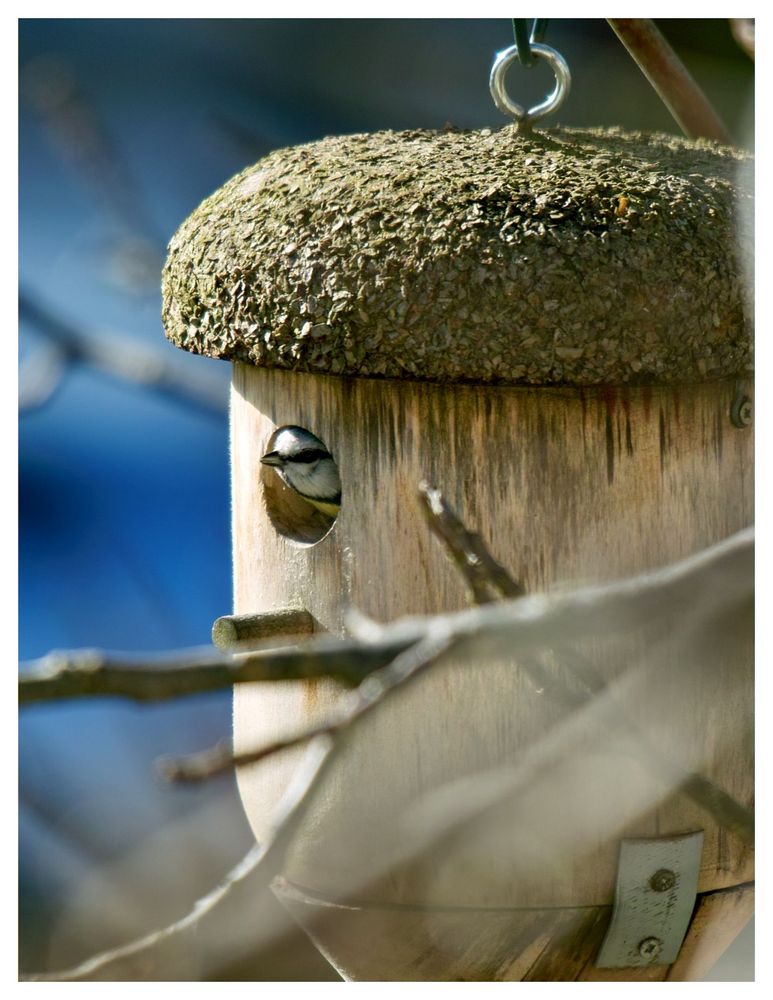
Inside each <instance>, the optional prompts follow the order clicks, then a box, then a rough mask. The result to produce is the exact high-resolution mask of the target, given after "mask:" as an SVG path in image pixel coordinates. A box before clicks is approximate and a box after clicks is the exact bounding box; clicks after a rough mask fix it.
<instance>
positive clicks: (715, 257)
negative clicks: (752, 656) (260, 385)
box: [163, 126, 753, 385]
mask: <svg viewBox="0 0 773 1000" xmlns="http://www.w3.org/2000/svg"><path fill="white" fill-rule="evenodd" d="M752 162H753V161H752V157H751V156H750V154H748V153H744V152H741V151H739V150H735V149H731V148H729V147H723V146H719V145H716V144H715V143H711V142H708V141H688V140H685V139H679V138H676V137H674V136H668V135H660V134H654V135H646V134H642V133H625V132H622V131H620V130H618V129H609V130H596V129H594V130H585V131H578V130H570V129H565V128H557V129H551V130H547V131H545V132H535V133H533V134H531V135H524V134H520V133H518V134H517V133H516V129H515V127H514V126H506V127H504V128H501V129H498V130H491V129H483V130H480V131H458V130H453V129H449V130H445V131H440V132H435V131H424V130H422V131H411V132H377V133H372V134H366V135H349V136H337V137H334V138H328V139H323V140H321V141H319V142H314V143H310V144H308V145H305V146H296V147H293V148H290V149H281V150H277V151H276V152H273V153H271V154H270V155H269V156H266V157H265V158H264V159H262V160H260V161H259V162H258V163H257V164H255V165H254V166H252V167H249V168H248V169H247V170H244V171H243V172H242V173H240V174H238V175H237V176H236V177H234V178H233V179H232V180H230V181H229V182H228V183H227V184H226V185H225V186H224V187H222V188H220V190H219V191H216V192H215V194H213V195H212V196H211V197H210V198H208V199H206V201H204V202H203V203H202V204H201V205H200V206H199V207H198V208H197V209H196V210H195V212H193V214H192V215H191V216H190V218H188V219H187V220H186V221H185V222H184V223H183V224H182V226H181V227H180V229H179V230H178V231H177V233H176V234H175V236H174V238H173V239H172V242H171V244H170V247H169V259H168V261H167V264H166V267H165V270H164V277H163V293H164V307H163V318H164V326H165V329H166V334H167V336H168V337H169V339H170V340H172V341H173V342H174V343H175V344H177V345H178V346H179V347H182V348H184V349H186V350H188V351H193V352H196V353H200V354H207V355H209V356H211V357H216V358H228V359H233V360H239V361H245V362H248V363H251V364H254V365H263V366H267V367H277V368H285V369H295V370H299V371H309V372H323V373H326V374H340V375H344V374H345V375H360V376H389V377H398V378H400V377H402V378H422V379H433V380H440V381H473V382H496V383H510V384H519V383H528V384H543V385H544V384H585V385H589V384H599V383H620V382H639V383H640V382H647V381H650V382H652V381H654V382H668V381H690V380H696V379H697V380H702V379H707V378H715V377H721V376H726V375H731V374H739V373H742V372H745V371H748V370H750V368H751V365H752V361H751V340H752V333H751V316H750V312H751V310H750V308H749V305H748V302H749V301H750V294H751V293H750V291H749V289H748V286H747V287H746V288H745V286H744V282H745V281H746V282H748V280H749V279H750V274H749V273H747V271H748V264H747V263H745V262H744V261H745V258H746V256H747V252H748V253H750V249H749V250H748V251H747V249H744V251H743V252H741V250H740V249H739V217H740V218H745V217H747V216H749V217H750V216H751V208H750V203H751V197H752V194H751V175H752ZM747 242H748V241H747Z"/></svg>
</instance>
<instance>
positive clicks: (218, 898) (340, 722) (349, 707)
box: [22, 628, 454, 982]
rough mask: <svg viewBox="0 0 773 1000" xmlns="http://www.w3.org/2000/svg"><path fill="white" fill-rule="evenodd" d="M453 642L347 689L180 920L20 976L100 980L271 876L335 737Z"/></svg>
mask: <svg viewBox="0 0 773 1000" xmlns="http://www.w3.org/2000/svg"><path fill="white" fill-rule="evenodd" d="M453 642H454V637H453V636H452V635H450V634H448V632H447V631H446V630H444V629H442V628H435V629H432V630H430V632H429V633H428V634H427V635H426V636H425V637H424V638H423V639H422V640H421V641H420V642H418V643H416V644H415V645H413V646H411V647H410V648H409V649H407V650H405V651H404V652H403V653H400V654H399V655H398V656H396V657H395V659H394V660H393V661H392V662H391V663H390V664H388V665H387V666H386V667H384V668H382V669H381V670H379V671H378V672H376V673H374V674H372V675H371V676H370V677H367V678H366V679H365V680H364V681H363V683H362V684H361V685H360V687H359V688H358V689H357V690H356V691H352V692H350V694H349V696H348V697H347V698H346V699H345V705H344V708H343V711H342V712H341V714H340V716H339V717H338V718H337V719H336V720H334V721H333V722H331V723H330V724H329V725H328V726H326V727H324V728H322V729H319V730H317V731H316V732H315V733H314V734H313V739H312V740H311V743H310V744H309V747H308V749H307V752H306V755H305V757H304V759H303V761H302V762H301V764H300V766H299V767H298V769H297V771H296V772H295V774H294V775H293V779H292V781H291V783H290V785H289V787H288V788H287V790H286V792H285V794H284V796H283V798H282V800H281V802H280V805H279V808H278V809H277V811H276V814H275V816H274V818H273V821H272V823H271V826H270V831H269V833H268V835H267V837H266V839H265V840H264V842H263V844H262V845H259V846H258V845H256V846H255V847H253V848H252V849H251V850H250V851H249V853H248V854H247V855H246V857H245V858H244V859H243V860H242V861H241V862H240V863H239V864H238V865H237V866H236V868H234V869H233V870H232V871H231V872H230V873H229V875H228V876H227V877H226V879H225V880H224V881H223V882H222V883H221V885H219V886H218V887H217V889H215V890H214V891H213V892H211V893H208V894H207V895H206V896H205V897H204V898H203V899H201V900H199V901H198V902H197V903H196V905H195V906H194V907H193V909H192V910H191V911H190V912H189V913H188V914H186V915H185V916H184V917H183V918H182V919H180V920H178V921H175V923H173V924H170V925H169V926H167V927H164V928H162V929H161V930H158V931H154V932H153V933H152V934H148V935H146V936H144V937H142V938H139V939H138V940H136V941H133V942H131V943H129V944H127V945H123V946H122V947H120V948H113V949H110V950H109V951H105V952H102V953H101V954H99V955H96V956H94V957H92V958H90V959H88V960H87V961H86V962H83V963H81V964H80V965H78V966H76V967H74V968H71V969H65V970H62V971H60V972H55V973H46V974H42V975H28V976H24V977H22V978H23V979H25V980H26V981H37V982H40V981H47V982H62V981H74V980H82V979H89V978H92V977H93V976H94V975H95V974H96V973H98V972H99V973H101V974H102V976H101V977H102V978H104V973H105V971H106V969H108V968H109V967H111V966H116V965H118V966H120V964H121V962H123V961H125V960H126V959H129V958H132V959H136V958H137V957H138V956H140V955H142V954H143V953H151V954H152V952H153V951H154V950H155V949H157V948H158V947H159V946H160V945H162V944H163V943H165V942H166V941H168V939H169V938H172V937H175V936H179V935H181V934H182V933H184V932H186V931H189V930H191V929H192V928H194V927H195V926H196V925H197V924H198V923H199V922H200V920H201V919H202V917H203V916H205V915H207V914H209V913H210V912H211V911H212V910H214V909H215V908H216V907H218V906H220V905H221V904H222V903H223V902H224V900H225V899H226V898H227V896H228V894H229V893H230V892H231V891H232V890H233V888H234V886H235V885H236V884H237V883H238V882H240V881H242V880H244V879H245V878H247V877H248V876H250V877H254V876H255V874H256V872H257V871H258V868H259V869H260V873H261V875H262V877H263V880H264V882H266V881H269V880H270V879H271V878H273V877H274V876H275V875H276V874H278V873H279V870H280V868H281V866H282V863H283V861H284V857H285V854H286V852H287V849H288V847H289V846H290V843H291V841H292V838H293V836H294V835H295V832H296V830H297V829H298V826H299V824H300V823H301V821H302V820H303V817H304V815H305V813H306V808H307V806H308V803H309V801H310V798H311V794H312V792H313V791H315V790H316V788H317V786H318V784H319V782H320V780H321V778H322V777H323V775H324V774H325V772H326V771H327V770H328V769H329V767H330V764H331V762H332V761H333V759H334V757H335V754H336V751H338V749H339V748H340V745H341V744H340V741H338V740H337V739H336V737H337V736H338V735H339V734H340V733H341V732H342V731H343V730H344V729H349V728H350V727H352V726H354V725H355V724H357V723H358V722H360V721H361V720H362V719H363V718H364V717H365V716H366V715H367V714H368V713H369V712H370V711H372V710H373V709H375V708H376V707H377V706H379V705H381V704H382V703H383V702H384V701H385V699H386V698H387V697H388V695H390V694H391V693H392V692H393V691H395V690H396V689H397V688H398V687H400V686H401V685H402V684H404V683H405V682H406V681H409V680H411V679H412V678H413V677H415V676H417V675H418V674H419V673H421V672H422V671H423V670H425V669H426V668H427V667H428V666H430V665H431V664H432V663H435V662H436V661H437V660H439V659H440V657H442V656H443V654H444V653H445V652H446V651H447V650H448V649H449V648H450V647H451V646H452V645H453ZM311 736H312V734H311V733H307V734H305V735H304V736H302V737H299V738H298V739H297V740H295V741H294V742H295V743H298V742H300V741H301V739H309V738H311ZM288 745H289V744H288ZM276 748H278V745H276V746H275V749H276ZM271 752H274V751H273V750H272V751H271Z"/></svg>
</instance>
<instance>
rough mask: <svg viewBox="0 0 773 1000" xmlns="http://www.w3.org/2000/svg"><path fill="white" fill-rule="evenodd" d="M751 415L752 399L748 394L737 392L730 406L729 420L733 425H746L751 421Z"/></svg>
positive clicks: (752, 412)
mask: <svg viewBox="0 0 773 1000" xmlns="http://www.w3.org/2000/svg"><path fill="white" fill-rule="evenodd" d="M753 415H754V410H753V408H752V401H751V400H750V399H749V397H748V396H744V395H742V394H741V392H737V393H736V397H735V399H734V400H733V403H732V406H731V407H730V422H731V423H732V424H733V426H734V427H748V426H749V424H751V422H752V417H753Z"/></svg>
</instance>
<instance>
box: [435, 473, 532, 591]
mask: <svg viewBox="0 0 773 1000" xmlns="http://www.w3.org/2000/svg"><path fill="white" fill-rule="evenodd" d="M419 499H420V501H421V505H422V510H423V511H424V514H425V517H426V520H427V524H428V525H429V528H430V531H431V532H432V533H433V535H436V536H437V537H438V538H439V539H440V541H441V542H442V543H443V545H444V546H445V547H446V550H447V552H448V554H449V556H450V557H451V559H452V560H453V562H454V565H455V566H456V568H457V569H458V570H459V572H460V573H461V574H462V576H463V577H464V580H465V582H466V583H467V586H468V587H469V588H470V593H471V595H472V599H473V601H474V602H475V603H476V604H488V603H489V602H491V601H497V600H500V599H501V598H503V597H505V598H509V599H514V598H516V597H522V596H523V595H524V594H525V593H526V591H525V589H524V588H523V586H522V585H521V584H520V583H516V581H515V580H514V579H513V578H512V577H511V576H510V574H509V573H508V571H507V570H506V569H505V567H504V566H502V564H501V563H498V562H497V561H496V559H495V558H494V557H493V556H492V555H491V553H490V552H489V550H488V549H487V548H486V544H485V542H484V541H483V539H482V538H481V536H480V535H479V534H478V533H477V532H474V531H470V530H469V529H468V528H467V527H466V525H465V524H464V523H463V522H462V521H461V520H460V519H459V518H458V517H457V516H456V514H455V513H454V512H453V510H451V508H450V507H449V506H448V504H447V503H446V500H445V498H444V497H443V494H442V493H441V492H440V490H437V489H434V488H433V487H432V486H430V485H429V484H428V483H420V484H419Z"/></svg>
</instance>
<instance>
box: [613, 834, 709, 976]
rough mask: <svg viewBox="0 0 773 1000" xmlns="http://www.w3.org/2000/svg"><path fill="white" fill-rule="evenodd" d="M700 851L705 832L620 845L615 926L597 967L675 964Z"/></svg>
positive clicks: (695, 888)
mask: <svg viewBox="0 0 773 1000" xmlns="http://www.w3.org/2000/svg"><path fill="white" fill-rule="evenodd" d="M702 849H703V831H702V830H700V831H698V832H697V833H690V834H687V835H686V836H684V837H657V838H653V839H647V840H639V839H637V840H624V841H622V843H621V844H620V860H619V862H618V867H617V886H616V887H615V904H614V908H613V910H612V921H611V923H610V925H609V929H608V930H607V936H606V937H605V938H604V943H603V944H602V946H601V950H600V951H599V954H598V958H597V959H596V966H597V968H600V969H623V968H632V967H636V966H647V965H670V964H671V963H672V962H674V961H676V957H677V955H678V954H679V949H680V948H681V947H682V941H683V940H684V936H685V934H686V933H687V927H688V925H689V923H690V918H691V916H692V912H693V909H694V907H695V896H696V894H697V891H698V874H699V871H700V863H701V851H702Z"/></svg>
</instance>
